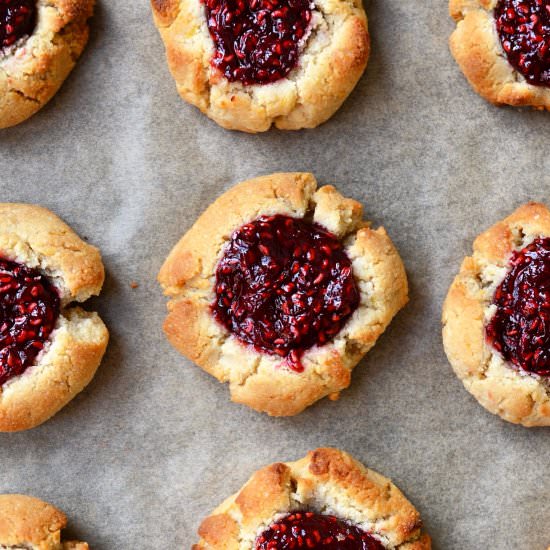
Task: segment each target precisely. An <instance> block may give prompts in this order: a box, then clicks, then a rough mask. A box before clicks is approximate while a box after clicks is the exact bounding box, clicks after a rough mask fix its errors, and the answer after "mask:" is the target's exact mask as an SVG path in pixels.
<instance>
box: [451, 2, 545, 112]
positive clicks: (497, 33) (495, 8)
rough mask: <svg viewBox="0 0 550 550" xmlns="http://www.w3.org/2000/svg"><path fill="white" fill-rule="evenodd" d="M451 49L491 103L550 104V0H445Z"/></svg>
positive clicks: (475, 84) (479, 90) (477, 88)
mask: <svg viewBox="0 0 550 550" xmlns="http://www.w3.org/2000/svg"><path fill="white" fill-rule="evenodd" d="M449 7H450V13H451V16H452V17H453V18H454V19H455V20H456V22H457V26H456V30H455V31H454V32H453V34H452V36H451V39H450V47H451V52H452V54H453V56H454V58H455V59H456V61H457V63H458V64H459V66H460V68H461V69H462V72H463V73H464V75H465V76H466V78H467V79H468V80H469V82H470V84H471V85H472V87H473V88H474V90H475V91H476V92H477V93H478V94H480V95H481V96H483V97H484V98H485V99H487V100H488V101H490V102H491V103H494V104H497V105H502V104H508V105H515V106H523V105H530V106H533V107H536V108H540V109H543V108H544V109H549V108H550V89H549V86H550V1H549V0H450V6H449Z"/></svg>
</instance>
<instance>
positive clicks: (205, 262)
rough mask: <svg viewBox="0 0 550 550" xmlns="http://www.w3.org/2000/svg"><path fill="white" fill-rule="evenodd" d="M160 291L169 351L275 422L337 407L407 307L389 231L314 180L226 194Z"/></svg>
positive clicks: (285, 180) (190, 235) (268, 180)
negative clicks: (323, 402) (322, 406)
mask: <svg viewBox="0 0 550 550" xmlns="http://www.w3.org/2000/svg"><path fill="white" fill-rule="evenodd" d="M158 279H159V282H160V284H161V286H162V288H163V289H164V293H165V294H166V295H167V296H168V297H169V298H170V301H169V302H168V316H167V318H166V320H165V323H164V331H165V333H166V335H167V337H168V339H169V341H170V342H171V344H172V345H173V346H174V347H175V348H176V349H177V350H178V351H180V352H181V353H182V354H184V355H185V356H187V357H188V358H189V359H191V360H192V361H194V362H195V363H196V364H197V365H199V366H200V367H201V368H203V369H204V370H205V371H206V372H208V373H210V374H211V375H213V376H215V377H216V378H217V379H218V380H219V381H221V382H229V388H230V391H231V397H232V399H233V401H236V402H238V403H244V404H246V405H248V406H250V407H252V408H253V409H256V410H258V411H262V412H267V413H268V414H270V415H273V416H290V415H294V414H298V413H299V412H301V411H303V410H304V409H305V408H306V407H308V406H309V405H311V404H312V403H314V402H315V401H317V400H319V399H321V398H323V397H325V396H330V397H331V398H332V399H335V398H336V397H337V396H338V392H339V391H340V390H342V389H344V388H347V387H348V386H349V384H350V380H351V371H352V369H353V367H355V365H356V364H357V363H358V362H359V360H360V359H361V358H362V357H363V356H364V355H365V354H366V353H367V352H368V351H369V350H370V349H371V348H372V346H374V344H375V342H376V340H377V338H378V337H379V336H380V335H381V334H382V333H383V332H384V330H385V328H386V327H387V326H388V324H389V323H390V321H391V319H392V318H393V316H394V315H395V314H396V313H397V312H398V311H399V310H400V309H401V308H402V307H403V306H404V305H405V303H406V302H407V299H408V298H407V278H406V275H405V269H404V267H403V263H402V261H401V259H400V257H399V254H398V253H397V251H396V249H395V247H394V245H393V243H392V242H391V240H390V238H389V237H388V235H387V234H386V231H385V230H384V229H383V228H382V227H379V228H377V229H372V228H371V227H370V224H369V223H368V222H365V221H363V220H362V207H361V205H360V204H359V203H358V202H356V201H354V200H351V199H347V198H344V197H343V196H342V195H340V193H338V192H337V191H336V189H335V188H334V187H332V186H324V187H321V188H320V189H317V182H316V180H315V178H314V177H313V175H312V174H308V173H286V174H285V173H279V174H273V175H270V176H263V177H259V178H255V179H252V180H249V181H245V182H243V183H240V184H238V185H236V186H235V187H233V188H232V189H230V190H229V191H227V192H226V193H224V194H223V195H222V196H221V197H219V198H218V199H217V200H216V201H214V203H213V204H212V205H210V207H209V208H208V209H207V210H206V211H205V212H204V213H203V214H202V215H201V216H200V217H199V219H198V220H197V222H196V223H195V225H194V226H193V227H192V228H191V229H190V230H189V231H188V232H187V233H186V234H185V235H184V236H183V237H182V239H181V240H180V241H179V243H178V244H177V245H176V246H175V247H174V248H173V250H172V251H171V253H170V255H169V256H168V258H167V259H166V261H165V263H164V265H163V266H162V269H161V270H160V273H159V277H158Z"/></svg>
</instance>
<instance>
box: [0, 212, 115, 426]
mask: <svg viewBox="0 0 550 550" xmlns="http://www.w3.org/2000/svg"><path fill="white" fill-rule="evenodd" d="M103 279H104V269H103V263H102V262H101V257H100V255H99V251H98V250H97V249H96V248H95V247H93V246H91V245H89V244H86V243H85V242H84V241H82V240H81V239H80V238H79V237H78V236H77V235H76V234H75V233H74V232H73V231H72V229H71V228H70V227H68V226H67V225H66V224H65V223H63V222H62V221H61V220H60V219H59V218H58V217H57V216H55V215H54V214H52V213H51V212H49V211H48V210H46V209H44V208H41V207H39V206H33V205H28V204H13V203H11V204H0V431H18V430H26V429H29V428H33V427H34V426H37V425H39V424H41V423H42V422H45V421H46V420H48V418H50V417H51V416H53V415H54V414H55V413H56V412H57V411H59V410H60V409H61V408H62V407H64V406H65V405H66V404H67V403H68V402H69V401H70V400H71V399H72V398H73V397H74V396H75V395H77V394H78V393H79V392H80V391H81V390H82V389H84V387H85V386H86V385H87V384H88V383H89V382H90V380H91V379H92V378H93V376H94V374H95V371H96V369H97V367H98V366H99V363H100V361H101V358H102V356H103V353H104V352H105V348H106V347H107V341H108V332H107V329H106V327H105V325H104V324H103V322H102V321H101V319H100V318H99V316H98V315H97V314H96V313H88V312H86V311H84V310H83V309H82V308H80V307H78V306H73V305H72V304H73V303H75V302H83V301H85V300H87V299H88V298H89V297H90V296H92V295H97V294H99V292H100V290H101V287H102V285H103Z"/></svg>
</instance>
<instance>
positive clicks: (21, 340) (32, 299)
mask: <svg viewBox="0 0 550 550" xmlns="http://www.w3.org/2000/svg"><path fill="white" fill-rule="evenodd" d="M58 316H59V296H58V294H57V292H56V290H55V288H54V287H53V286H52V285H51V283H50V282H49V281H48V279H47V278H46V277H45V276H44V275H42V274H41V273H40V272H39V271H37V270H36V269H32V268H29V267H26V266H24V265H20V264H17V263H15V262H10V261H8V260H4V259H0V385H1V384H4V382H6V381H8V380H9V379H10V378H12V377H14V376H17V375H19V374H22V373H23V372H24V371H25V369H26V368H27V367H30V366H31V365H32V364H33V363H34V360H35V359H36V356H37V355H38V354H39V353H40V351H41V350H42V349H43V348H44V343H45V341H46V340H47V339H48V337H49V336H50V334H51V332H52V330H53V329H54V327H55V323H56V321H57V318H58Z"/></svg>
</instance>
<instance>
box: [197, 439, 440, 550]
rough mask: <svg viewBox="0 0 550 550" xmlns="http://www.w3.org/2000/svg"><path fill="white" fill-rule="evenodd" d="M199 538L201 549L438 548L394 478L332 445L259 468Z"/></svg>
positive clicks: (207, 521) (203, 527) (217, 511)
mask: <svg viewBox="0 0 550 550" xmlns="http://www.w3.org/2000/svg"><path fill="white" fill-rule="evenodd" d="M302 529H303V531H302ZM296 532H299V533H300V534H301V535H302V538H297V537H296V536H295V535H294V534H295V533H296ZM304 532H305V534H304ZM199 536H200V538H201V539H200V541H199V543H198V544H196V545H195V546H193V550H222V549H223V550H266V549H268V548H269V549H270V550H278V549H281V550H283V549H285V548H296V549H298V548H310V549H313V550H315V549H320V548H324V549H327V550H330V549H331V548H334V549H339V550H359V549H361V550H366V549H368V550H384V549H387V550H390V549H392V550H396V549H399V550H429V549H430V548H431V541H430V537H429V536H428V535H427V534H425V533H423V532H422V521H421V519H420V515H419V513H418V512H417V511H416V510H415V508H414V506H413V505H412V504H411V503H410V502H409V501H408V500H407V499H406V498H405V496H404V495H403V493H401V491H400V490H399V489H398V488H397V487H396V486H395V485H394V484H393V483H392V482H391V481H390V480H389V479H387V478H385V477H384V476H382V475H380V474H378V473H376V472H373V471H372V470H369V469H368V468H365V467H364V466H363V465H362V464H360V463H359V462H357V461H356V460H354V459H353V458H352V457H351V456H350V455H348V454H347V453H345V452H343V451H340V450H338V449H330V448H324V449H317V450H315V451H311V452H309V453H308V455H307V456H306V457H305V458H302V459H301V460H298V461H296V462H286V463H284V462H283V463H275V464H271V465H270V466H266V467H265V468H262V469H261V470H259V471H257V472H256V473H255V474H254V475H253V476H252V477H251V478H250V479H249V480H248V482H247V483H246V484H245V486H244V487H243V488H242V489H241V490H240V491H239V492H238V493H237V494H235V495H233V496H231V497H229V498H228V499H227V500H226V501H225V502H223V503H222V504H221V505H220V506H218V508H216V509H215V510H214V511H213V512H212V514H211V515H210V516H209V517H207V518H206V519H205V520H204V521H203V522H202V524H201V526H200V528H199ZM359 539H360V540H361V542H359Z"/></svg>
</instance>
